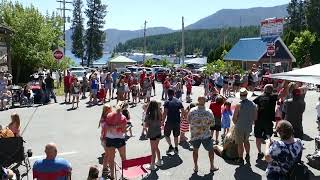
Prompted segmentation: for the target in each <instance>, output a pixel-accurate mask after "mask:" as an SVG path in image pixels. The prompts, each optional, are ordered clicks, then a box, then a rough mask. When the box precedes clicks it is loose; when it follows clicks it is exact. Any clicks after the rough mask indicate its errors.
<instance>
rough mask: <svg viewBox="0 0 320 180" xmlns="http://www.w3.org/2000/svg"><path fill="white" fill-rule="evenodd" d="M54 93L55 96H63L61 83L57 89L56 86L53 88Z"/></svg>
mask: <svg viewBox="0 0 320 180" xmlns="http://www.w3.org/2000/svg"><path fill="white" fill-rule="evenodd" d="M55 84H56V83H55ZM55 93H56V96H64V85H63V83H61V86H60V87H59V88H58V87H57V86H56V87H55Z"/></svg>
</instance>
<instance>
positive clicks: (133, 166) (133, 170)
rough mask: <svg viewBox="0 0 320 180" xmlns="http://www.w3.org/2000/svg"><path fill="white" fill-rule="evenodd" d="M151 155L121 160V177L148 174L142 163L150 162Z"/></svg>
mask: <svg viewBox="0 0 320 180" xmlns="http://www.w3.org/2000/svg"><path fill="white" fill-rule="evenodd" d="M151 157H152V156H151V155H150V156H145V157H139V158H134V159H127V160H124V161H122V166H121V179H134V178H138V177H140V176H141V177H142V178H143V175H145V174H148V173H149V171H148V170H146V169H145V168H144V167H143V165H145V164H150V163H151Z"/></svg>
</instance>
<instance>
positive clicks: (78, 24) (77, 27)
mask: <svg viewBox="0 0 320 180" xmlns="http://www.w3.org/2000/svg"><path fill="white" fill-rule="evenodd" d="M73 7H74V9H73V19H72V27H71V29H72V31H73V33H72V36H71V39H72V53H73V54H74V55H75V56H76V57H77V58H80V59H81V65H82V66H83V64H84V63H83V57H84V51H85V49H84V43H83V41H84V37H83V35H84V27H83V18H82V0H74V1H73Z"/></svg>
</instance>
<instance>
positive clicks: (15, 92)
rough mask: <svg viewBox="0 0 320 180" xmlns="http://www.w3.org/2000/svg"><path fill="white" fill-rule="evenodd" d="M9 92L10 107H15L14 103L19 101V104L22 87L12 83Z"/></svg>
mask: <svg viewBox="0 0 320 180" xmlns="http://www.w3.org/2000/svg"><path fill="white" fill-rule="evenodd" d="M11 93H12V107H16V104H17V103H19V106H20V105H21V104H20V102H21V94H22V87H21V86H17V85H13V86H12V87H11Z"/></svg>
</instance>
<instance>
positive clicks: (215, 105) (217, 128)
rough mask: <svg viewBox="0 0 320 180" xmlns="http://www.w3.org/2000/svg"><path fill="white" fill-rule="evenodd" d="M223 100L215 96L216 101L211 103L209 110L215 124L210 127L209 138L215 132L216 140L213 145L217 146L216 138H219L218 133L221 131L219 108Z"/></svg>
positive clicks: (221, 97)
mask: <svg viewBox="0 0 320 180" xmlns="http://www.w3.org/2000/svg"><path fill="white" fill-rule="evenodd" d="M224 101H225V98H224V97H223V96H221V95H219V96H217V98H216V100H215V101H214V102H211V104H210V107H209V108H210V110H211V111H212V113H213V116H214V119H215V124H214V126H213V127H210V130H211V136H212V137H213V133H214V131H216V139H215V143H216V144H219V141H218V138H219V132H220V131H221V116H222V112H221V107H222V105H223V104H224Z"/></svg>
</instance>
